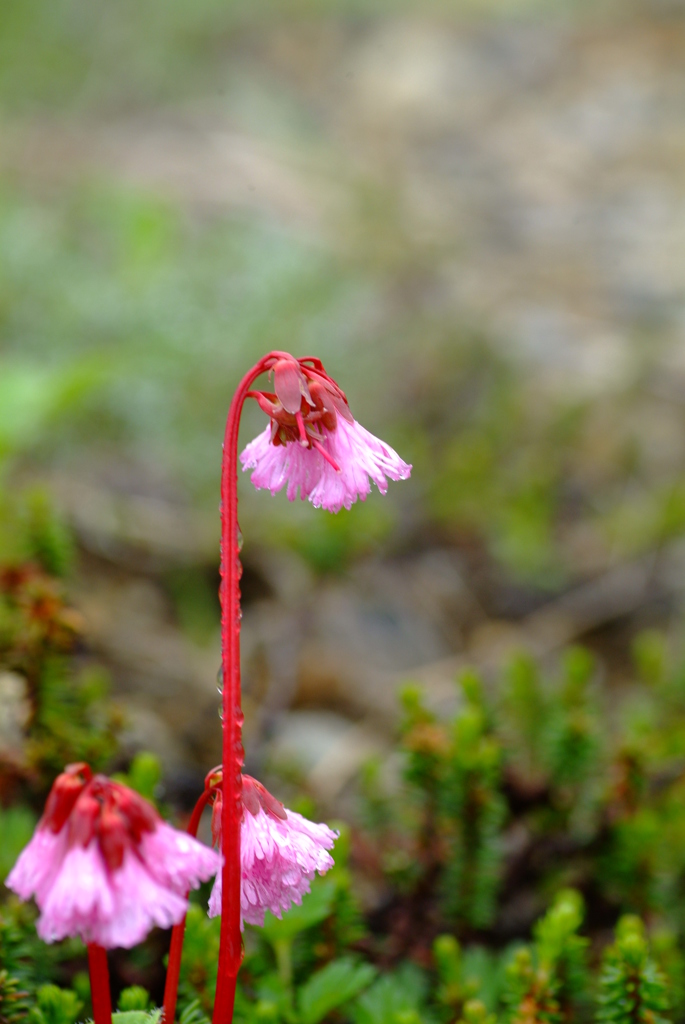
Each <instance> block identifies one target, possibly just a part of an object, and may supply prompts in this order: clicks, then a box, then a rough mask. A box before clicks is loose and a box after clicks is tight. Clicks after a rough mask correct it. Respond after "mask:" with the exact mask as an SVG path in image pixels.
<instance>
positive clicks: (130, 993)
mask: <svg viewBox="0 0 685 1024" xmlns="http://www.w3.org/2000/svg"><path fill="white" fill-rule="evenodd" d="M149 1005H150V996H149V993H148V991H147V989H144V988H143V987H142V985H131V986H130V987H129V988H125V989H123V990H122V992H121V994H120V996H119V1001H118V1004H117V1006H118V1009H119V1010H121V1011H122V1012H123V1013H127V1012H130V1011H133V1010H138V1011H140V1010H147V1008H148V1007H149Z"/></svg>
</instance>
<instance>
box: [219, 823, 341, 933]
mask: <svg viewBox="0 0 685 1024" xmlns="http://www.w3.org/2000/svg"><path fill="white" fill-rule="evenodd" d="M286 814H287V818H286V820H285V821H282V820H280V819H277V818H274V817H272V816H271V815H269V814H267V813H266V812H265V811H264V810H263V809H260V811H259V813H258V814H250V813H249V812H247V811H246V812H245V814H244V816H243V821H242V825H241V832H240V862H241V873H242V884H241V896H240V909H241V915H242V920H243V921H244V922H247V923H248V924H255V925H263V924H264V913H265V911H267V910H270V911H271V913H272V914H275V915H276V917H281V916H282V913H283V911H285V910H288V909H289V908H290V907H291V906H292V904H293V903H296V904H300V903H301V902H302V897H303V896H304V895H305V893H307V892H309V889H310V885H311V881H312V879H313V878H314V875H315V874H316V872H317V871H318V872H319V874H322V875H323V874H324V873H325V872H326V871H328V870H329V868H331V867H333V858H332V857H331V855H330V853H328V850H330V849H331V848H332V847H333V844H334V843H335V840H336V839H337V836H338V834H337V832H334V831H333V829H330V828H328V826H327V825H317V824H315V823H314V822H312V821H308V820H307V819H306V818H303V817H302V815H301V814H296V813H295V812H294V811H286ZM221 887H222V883H221V872H219V874H218V875H217V876H216V881H215V882H214V886H213V888H212V892H211V895H210V897H209V916H210V917H216V916H218V915H219V914H220V913H221Z"/></svg>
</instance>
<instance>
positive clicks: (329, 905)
mask: <svg viewBox="0 0 685 1024" xmlns="http://www.w3.org/2000/svg"><path fill="white" fill-rule="evenodd" d="M336 888H337V887H336V884H335V882H318V883H315V884H314V885H313V886H312V891H311V892H310V893H308V894H307V895H306V896H305V897H304V899H303V900H302V903H301V905H300V906H299V907H292V908H291V909H290V910H289V911H288V912H287V913H286V914H285V915H284V917H283V919H282V920H279V919H278V918H277V917H274V915H273V914H271V913H269V911H267V912H266V915H265V918H264V927H263V928H262V932H263V934H264V936H265V937H266V938H267V939H268V941H269V942H270V943H271V945H272V946H275V945H276V944H277V943H278V942H284V941H291V940H292V939H294V938H295V936H296V935H299V934H300V932H303V931H305V929H307V928H311V927H312V926H313V925H315V924H319V923H320V922H321V921H325V919H326V918H327V917H328V916H329V915H330V914H331V911H332V909H333V900H334V898H335V891H336Z"/></svg>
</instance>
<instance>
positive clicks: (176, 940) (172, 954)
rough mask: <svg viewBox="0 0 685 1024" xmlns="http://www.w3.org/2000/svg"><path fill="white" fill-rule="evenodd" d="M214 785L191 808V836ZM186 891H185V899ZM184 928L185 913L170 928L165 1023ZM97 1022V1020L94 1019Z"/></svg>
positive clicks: (174, 993)
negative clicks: (180, 919)
mask: <svg viewBox="0 0 685 1024" xmlns="http://www.w3.org/2000/svg"><path fill="white" fill-rule="evenodd" d="M215 788H216V787H213V788H211V789H205V791H204V793H203V794H202V796H201V797H200V799H199V800H198V801H197V803H196V804H195V807H194V808H193V813H192V814H191V816H190V821H189V822H188V828H187V830H186V831H187V832H188V833H189V834H190V835H191V836H196V835H197V830H198V827H199V825H200V818H201V817H202V812H203V811H204V809H205V807H206V806H207V803H208V801H209V799H210V797H211V796H212V794H213V793H214V790H215ZM187 898H188V893H186V899H187ZM185 930H186V919H185V915H184V917H183V920H182V921H179V922H178V924H175V925H174V927H173V928H172V929H171V945H170V946H169V964H168V967H167V972H166V983H165V985H164V1004H163V1012H162V1017H163V1020H164V1021H165V1022H166V1024H173V1020H174V1016H175V1014H176V999H177V997H178V979H179V977H180V974H181V956H182V953H183V937H184V935H185ZM95 1024H97V1021H95Z"/></svg>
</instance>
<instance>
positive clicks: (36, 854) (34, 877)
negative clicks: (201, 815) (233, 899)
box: [5, 763, 221, 948]
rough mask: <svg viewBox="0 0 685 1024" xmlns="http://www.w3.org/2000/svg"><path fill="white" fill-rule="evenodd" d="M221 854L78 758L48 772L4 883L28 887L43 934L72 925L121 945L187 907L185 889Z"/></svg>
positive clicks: (213, 867)
mask: <svg viewBox="0 0 685 1024" xmlns="http://www.w3.org/2000/svg"><path fill="white" fill-rule="evenodd" d="M220 864H221V858H220V856H219V855H218V854H216V853H215V851H214V850H211V849H209V847H207V846H204V845H203V844H202V843H199V842H198V841H197V840H196V839H193V838H191V837H190V836H189V835H187V834H186V833H184V832H178V831H176V829H173V828H171V827H170V826H169V825H167V824H166V823H165V822H163V821H162V820H161V818H160V817H159V815H158V814H157V812H156V811H155V809H154V808H153V807H152V806H151V805H150V804H149V803H148V802H147V801H146V800H144V799H143V798H142V797H141V796H139V795H138V794H137V793H135V792H134V791H133V790H131V789H129V788H128V787H127V786H123V785H121V783H117V782H112V781H111V780H110V779H107V778H106V777H105V776H104V775H95V776H94V777H93V776H92V775H91V771H90V768H89V767H88V765H85V764H82V763H81V764H75V765H68V766H67V768H66V769H65V771H64V772H63V773H62V774H61V775H59V776H58V777H57V779H56V780H55V782H54V784H53V787H52V790H51V791H50V795H49V797H48V800H47V803H46V805H45V812H44V814H43V817H42V818H41V820H40V822H39V823H38V828H37V829H36V832H35V833H34V835H33V838H32V839H31V841H30V842H29V844H28V846H26V848H25V849H24V850H23V851H22V853H21V854H20V856H19V859H18V860H17V863H16V864H15V866H14V868H13V869H12V871H11V872H10V874H9V877H8V878H7V882H6V883H5V884H6V885H7V886H8V887H9V888H10V889H13V890H14V892H16V893H17V894H18V895H19V896H21V898H22V899H25V900H26V899H30V897H31V896H35V898H36V903H37V904H38V907H39V909H40V911H41V914H40V917H39V918H38V922H37V925H36V927H37V930H38V934H39V935H40V937H41V938H42V939H43V940H44V941H45V942H54V941H56V940H58V939H63V938H66V937H67V936H70V935H78V936H80V937H81V938H82V939H83V941H84V942H86V943H97V944H98V945H100V946H104V947H105V948H112V947H114V946H123V947H126V948H129V947H130V946H135V945H136V944H137V943H138V942H141V941H142V940H143V939H144V938H145V936H146V935H147V933H148V932H149V931H150V929H151V928H153V927H154V926H155V925H158V926H159V927H162V928H168V927H170V926H171V925H172V924H176V923H177V922H178V921H180V920H181V918H182V917H183V915H184V914H185V912H186V910H187V906H188V903H187V900H186V892H187V891H188V889H190V888H196V887H197V886H198V885H199V883H200V882H201V881H205V880H206V879H208V878H211V877H212V875H213V874H215V873H216V871H217V870H218V869H219V867H220Z"/></svg>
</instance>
